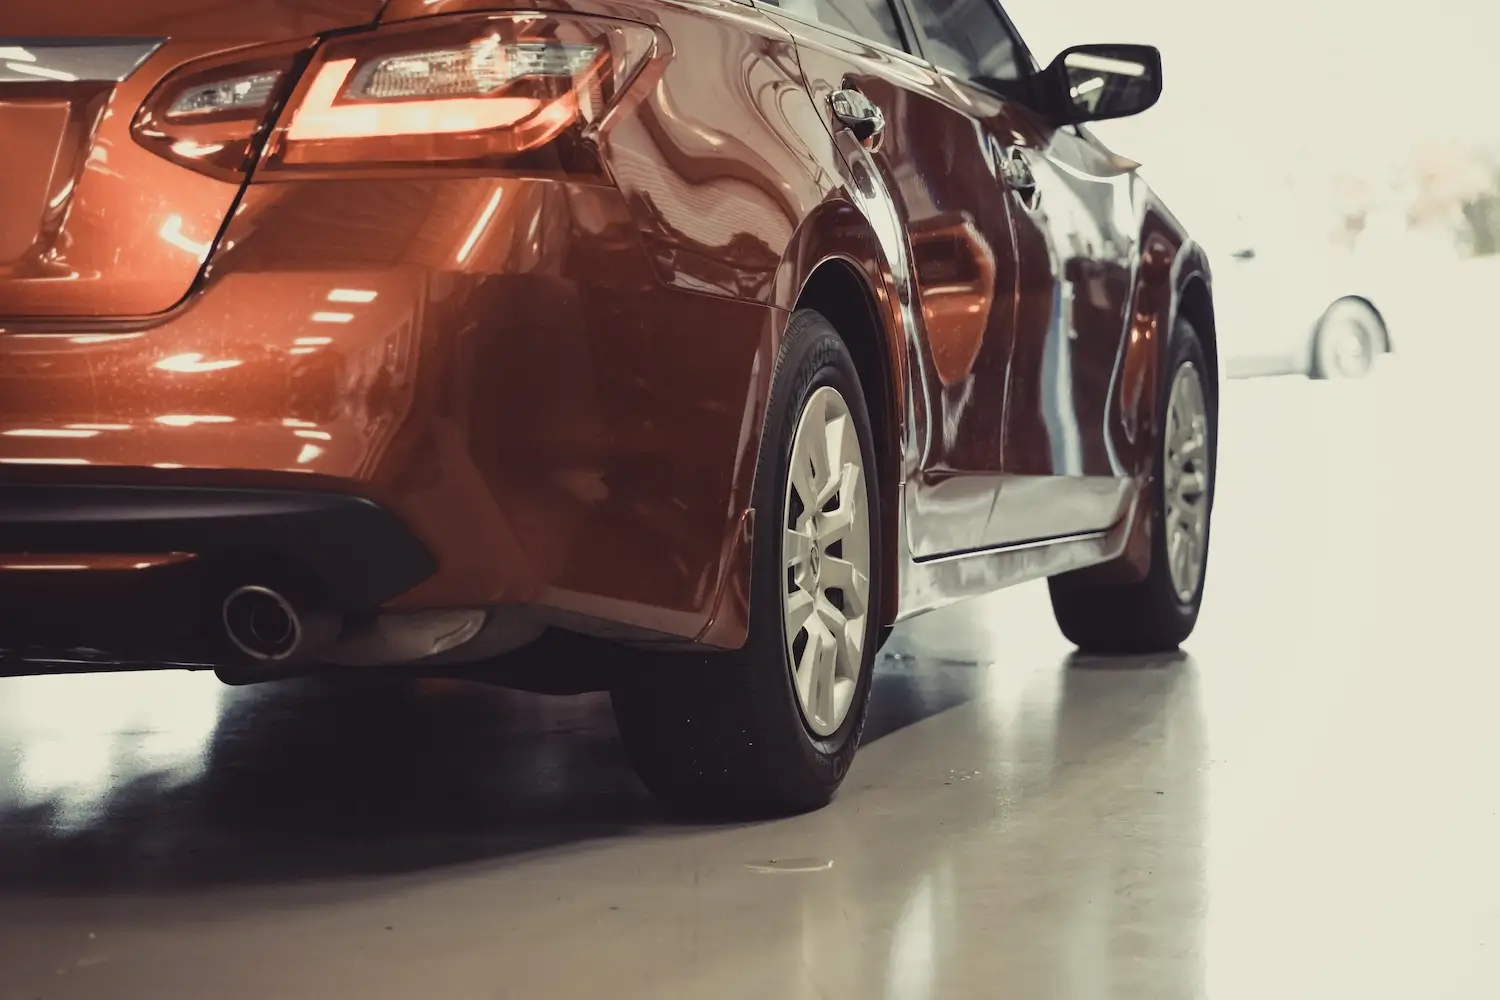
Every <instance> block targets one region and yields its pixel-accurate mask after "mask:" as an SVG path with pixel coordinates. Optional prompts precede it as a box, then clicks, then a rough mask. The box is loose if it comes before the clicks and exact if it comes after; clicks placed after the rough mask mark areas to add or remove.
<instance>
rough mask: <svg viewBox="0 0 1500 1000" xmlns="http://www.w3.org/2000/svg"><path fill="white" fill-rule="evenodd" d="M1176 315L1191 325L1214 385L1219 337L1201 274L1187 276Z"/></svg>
mask: <svg viewBox="0 0 1500 1000" xmlns="http://www.w3.org/2000/svg"><path fill="white" fill-rule="evenodd" d="M1177 315H1178V316H1179V317H1181V318H1182V319H1185V320H1187V321H1188V322H1189V323H1191V324H1192V325H1193V329H1194V330H1196V331H1197V333H1198V340H1199V341H1200V342H1201V343H1202V344H1203V353H1204V356H1205V357H1206V358H1207V360H1208V364H1209V368H1210V369H1211V371H1210V372H1209V375H1210V376H1211V377H1212V380H1213V382H1214V384H1216V385H1217V384H1218V383H1219V380H1220V378H1221V374H1220V372H1221V366H1220V364H1219V335H1218V330H1217V328H1216V327H1215V324H1214V302H1213V294H1212V292H1210V291H1209V285H1208V281H1207V280H1206V279H1205V278H1204V276H1203V275H1202V274H1201V273H1198V272H1194V273H1192V274H1189V275H1188V276H1187V278H1186V279H1185V280H1184V281H1183V283H1182V288H1181V290H1180V291H1179V292H1178V302H1177Z"/></svg>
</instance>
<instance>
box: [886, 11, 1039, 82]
mask: <svg viewBox="0 0 1500 1000" xmlns="http://www.w3.org/2000/svg"><path fill="white" fill-rule="evenodd" d="M912 6H913V7H915V8H916V13H917V21H918V22H919V23H920V24H921V25H922V30H923V32H924V33H925V34H926V35H927V43H928V44H927V57H928V58H929V59H931V60H932V61H933V62H934V63H935V64H936V65H938V66H941V67H942V68H943V69H946V70H949V71H951V72H953V73H957V74H959V75H960V76H965V77H976V76H987V77H990V78H992V79H996V80H1019V79H1020V78H1021V77H1023V76H1025V75H1026V74H1027V73H1029V72H1030V70H1031V67H1030V65H1029V64H1028V60H1027V58H1026V55H1025V50H1024V49H1023V48H1022V47H1021V44H1020V42H1019V41H1017V40H1016V36H1015V35H1013V34H1012V33H1011V30H1010V26H1009V25H1008V24H1006V23H1005V19H1004V18H1002V17H1001V16H1000V11H999V9H998V8H996V6H995V4H994V3H993V0H913V4H912Z"/></svg>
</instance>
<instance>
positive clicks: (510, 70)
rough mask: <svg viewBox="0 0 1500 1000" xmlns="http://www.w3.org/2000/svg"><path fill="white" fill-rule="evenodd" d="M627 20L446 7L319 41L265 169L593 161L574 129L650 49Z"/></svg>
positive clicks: (576, 165) (578, 165)
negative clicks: (448, 10)
mask: <svg viewBox="0 0 1500 1000" xmlns="http://www.w3.org/2000/svg"><path fill="white" fill-rule="evenodd" d="M655 46H656V34H655V32H654V31H652V29H650V28H648V27H646V26H645V25H640V24H635V23H631V22H625V21H611V20H606V19H599V18H591V17H579V16H574V15H552V14H536V13H513V14H492V15H481V16H475V17H456V18H441V19H439V20H437V21H427V22H416V23H414V24H413V25H411V26H399V27H388V28H382V29H380V30H377V31H373V32H369V33H367V34H362V35H350V36H345V37H341V38H336V39H332V40H329V41H328V42H325V43H324V45H323V46H322V47H321V48H319V50H318V52H317V54H316V56H315V57H314V59H313V61H312V64H311V65H310V66H309V67H308V68H307V71H306V72H305V73H304V74H303V77H302V81H301V83H300V84H299V85H298V87H297V91H296V93H294V94H293V96H292V99H291V100H290V101H289V102H288V104H287V108H286V110H285V111H284V112H283V113H282V115H281V120H280V121H279V122H278V124H277V127H276V129H275V132H274V134H273V136H272V139H271V142H270V144H269V146H268V147H267V151H266V155H265V157H264V159H263V162H262V169H265V170H270V171H289V170H296V171H302V170H313V171H318V170H328V169H347V168H350V167H361V168H365V167H380V166H386V167H402V166H434V165H438V166H468V167H477V166H487V167H493V166H504V165H507V163H514V162H516V161H517V159H518V158H519V159H521V160H523V161H525V162H528V163H531V164H534V165H537V166H544V165H545V166H550V167H554V168H557V169H560V170H563V171H565V172H566V171H571V170H574V169H588V166H587V164H588V162H589V161H590V160H591V154H590V151H589V149H588V148H587V143H584V142H580V140H581V139H583V138H584V135H585V133H586V131H587V129H588V128H589V127H590V126H593V125H595V124H597V123H598V122H599V121H600V120H601V119H602V118H603V117H604V115H605V114H606V113H607V112H608V111H609V110H610V108H612V107H613V106H615V104H616V103H617V101H618V99H619V98H620V96H621V95H622V94H623V93H624V91H625V89H626V87H627V86H628V85H629V83H630V82H631V80H632V79H633V78H634V77H635V76H636V74H637V73H638V72H639V71H640V69H641V67H642V66H644V65H645V63H646V62H647V61H648V60H649V58H650V56H651V54H652V52H653V51H654V49H655Z"/></svg>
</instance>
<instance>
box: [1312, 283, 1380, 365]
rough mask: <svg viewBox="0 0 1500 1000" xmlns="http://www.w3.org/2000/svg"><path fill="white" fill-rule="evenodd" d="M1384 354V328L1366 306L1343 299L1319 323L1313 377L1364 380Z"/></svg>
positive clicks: (1372, 311) (1314, 351) (1329, 309)
mask: <svg viewBox="0 0 1500 1000" xmlns="http://www.w3.org/2000/svg"><path fill="white" fill-rule="evenodd" d="M1383 353H1385V326H1384V324H1383V323H1382V322H1381V321H1380V316H1379V315H1377V314H1376V312H1375V310H1374V309H1371V308H1370V307H1369V306H1368V305H1366V304H1365V303H1363V302H1361V301H1359V300H1358V299H1340V300H1339V301H1337V302H1335V303H1334V304H1333V305H1331V306H1329V307H1328V311H1327V312H1326V313H1324V314H1323V318H1322V320H1320V321H1319V323H1318V334H1317V339H1316V341H1315V342H1314V346H1313V370H1312V377H1313V378H1320V379H1334V378H1364V377H1365V376H1366V375H1368V374H1370V369H1371V368H1373V367H1374V366H1375V356H1376V355H1377V354H1383Z"/></svg>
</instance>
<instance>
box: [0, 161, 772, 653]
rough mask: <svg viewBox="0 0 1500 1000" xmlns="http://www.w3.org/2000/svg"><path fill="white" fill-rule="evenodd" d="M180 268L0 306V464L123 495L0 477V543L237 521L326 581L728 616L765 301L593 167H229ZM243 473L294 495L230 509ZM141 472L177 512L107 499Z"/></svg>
mask: <svg viewBox="0 0 1500 1000" xmlns="http://www.w3.org/2000/svg"><path fill="white" fill-rule="evenodd" d="M207 273H208V275H209V277H208V279H207V281H206V283H205V285H204V286H203V287H202V288H201V289H200V290H199V291H197V292H196V293H195V294H194V295H193V296H191V297H190V298H189V300H188V301H187V302H186V303H185V304H184V305H183V306H182V307H180V308H179V309H177V310H174V311H173V312H172V313H170V314H167V315H163V316H159V317H153V318H150V319H147V320H141V321H138V322H114V323H108V324H98V323H96V324H83V323H67V322H60V321H54V322H48V323H46V324H41V323H31V324H23V323H12V322H6V321H4V320H0V484H22V483H24V484H30V485H28V486H27V489H40V488H42V487H46V488H56V489H58V490H63V489H64V488H66V489H67V490H76V491H78V492H66V491H65V492H61V493H58V494H57V496H60V497H61V496H66V497H73V498H79V497H86V496H92V497H95V498H99V497H111V498H119V497H129V498H136V499H132V500H131V501H130V502H122V503H123V506H122V507H121V508H120V509H121V510H122V511H125V512H126V514H127V516H126V517H125V519H124V522H122V523H123V524H125V525H127V527H122V526H121V525H120V524H116V523H114V522H108V521H107V520H101V519H100V517H99V516H98V515H99V514H100V513H101V512H102V508H103V507H107V506H109V505H111V504H114V503H115V502H116V500H114V499H111V500H108V501H99V500H97V499H96V500H94V501H90V502H89V503H92V504H93V506H92V507H91V508H89V509H91V510H93V511H94V513H93V514H90V515H89V518H85V519H84V520H82V521H77V522H72V521H68V520H67V519H66V518H64V517H61V516H60V517H59V518H58V519H53V520H48V519H47V518H46V517H45V516H43V514H42V513H41V512H39V507H44V506H46V505H45V504H38V503H37V502H35V501H23V500H22V499H15V498H24V497H27V496H31V497H36V496H39V495H41V494H37V493H26V492H24V491H23V492H15V491H14V490H10V489H7V491H6V493H5V496H6V498H7V499H5V500H4V501H3V503H5V504H15V505H18V506H17V508H16V509H20V508H21V507H26V506H27V505H29V509H31V511H32V514H31V515H28V516H30V517H32V520H31V521H29V522H25V524H24V526H20V523H19V522H17V523H10V522H7V525H8V526H6V527H4V528H3V535H0V541H3V544H0V552H8V553H28V552H37V551H45V552H49V553H53V554H65V550H68V549H74V550H76V551H75V552H74V553H73V554H77V555H88V554H89V553H101V552H103V553H109V552H116V553H118V552H123V551H125V550H127V549H144V550H146V551H148V552H157V551H175V550H183V551H186V552H188V553H190V554H192V555H194V556H195V557H198V558H195V559H194V560H193V562H196V563H199V565H207V563H205V562H201V560H202V559H206V558H207V557H208V556H210V555H213V554H214V553H217V552H218V551H219V548H220V546H221V543H222V542H224V541H225V540H227V539H232V538H234V537H236V534H237V533H238V534H239V535H240V536H245V535H246V533H248V535H249V537H251V538H252V540H259V541H261V542H265V543H266V544H265V545H263V546H261V547H262V548H267V547H268V548H269V551H271V552H273V553H276V552H280V553H283V554H290V555H292V556H296V557H298V558H300V559H301V560H302V561H303V562H305V563H308V564H309V565H310V570H309V571H310V572H312V573H313V574H314V575H315V576H316V575H321V577H322V578H323V579H324V582H325V584H326V585H327V586H328V587H330V588H331V589H332V590H334V591H335V592H338V593H341V594H343V593H345V592H347V599H348V600H350V601H352V602H354V603H356V604H357V603H361V602H363V603H371V602H375V603H379V604H381V605H382V606H383V607H385V608H387V609H391V610H404V611H409V610H414V609H433V608H464V607H467V608H475V607H494V606H498V605H513V606H523V607H527V608H536V609H539V611H541V612H543V613H545V614H546V615H549V616H551V617H552V618H555V619H557V620H559V621H561V622H563V623H564V624H570V625H571V624H577V625H579V626H580V627H581V628H582V629H583V630H594V631H602V632H604V633H606V634H613V633H612V632H611V629H613V628H614V627H615V626H618V627H619V629H620V634H621V637H623V638H658V637H659V638H663V639H666V640H686V641H704V642H707V643H709V644H711V645H731V646H732V645H737V644H738V643H739V642H741V641H742V640H743V631H742V625H743V622H726V621H725V620H723V619H722V618H717V617H716V608H717V604H718V600H719V595H720V593H721V592H722V591H723V589H724V585H725V580H726V574H727V573H728V572H729V570H728V567H730V566H732V565H736V560H739V559H741V558H742V556H743V553H744V552H745V551H747V548H748V534H747V533H746V532H745V531H744V530H742V526H743V525H744V524H745V523H746V521H747V519H746V510H747V508H748V506H749V502H750V485H751V484H750V478H751V476H752V474H753V469H754V462H755V456H756V450H757V448H758V445H759V433H758V432H759V427H760V420H761V407H762V405H763V400H764V394H765V390H766V386H767V384H768V382H769V378H770V374H771V369H772V355H771V354H770V350H771V346H772V344H773V343H774V336H775V330H776V328H777V325H778V318H779V317H778V314H777V313H776V312H775V310H773V309H771V308H770V307H767V306H764V305H761V304H758V303H751V302H742V301H737V300H734V299H731V298H727V297H724V296H720V295H710V294H701V293H694V292H687V291H681V290H676V289H671V288H668V287H667V286H665V285H664V284H662V283H661V282H660V280H659V279H658V278H657V276H656V272H655V271H654V270H653V268H652V262H651V261H650V260H649V259H648V258H647V256H646V253H645V252H644V251H643V249H642V247H641V242H640V239H639V237H638V233H637V229H636V226H635V225H634V223H633V222H632V221H631V216H630V213H629V211H628V209H627V207H626V205H625V203H624V200H623V199H622V198H621V196H620V194H619V193H618V192H617V191H615V190H614V189H612V188H607V187H602V186H594V185H585V184H570V183H562V182H552V181H541V180H524V179H514V178H508V179H500V180H496V179H493V178H475V179H458V180H451V179H450V180H421V179H403V180H349V181H342V180H323V181H317V182H298V183H289V184H278V185H251V187H250V188H249V190H248V193H247V195H246V197H245V199H244V201H243V203H242V205H241V208H240V210H239V211H238V213H237V214H236V215H235V217H234V220H233V221H232V222H231V224H230V225H229V227H228V228H227V230H226V232H225V233H224V235H223V236H222V237H221V239H220V241H219V245H218V248H217V249H216V250H215V251H214V253H213V254H212V255H211V256H210V259H209V262H208V268H207ZM127 487H129V489H127ZM133 490H145V492H132V491H133ZM174 490H176V491H179V492H173V491H174ZM215 490H218V491H221V492H214V491H215ZM89 491H94V492H92V493H90V492H89ZM100 491H103V492H100ZM151 491H155V492H154V493H153V492H151ZM183 491H185V492H183ZM194 491H196V492H194ZM256 491H270V492H269V493H266V494H262V493H258V492H256ZM272 494H274V495H275V496H277V497H282V498H291V499H290V500H287V501H286V502H287V503H289V504H290V505H291V508H293V509H295V511H296V512H294V513H291V514H288V513H285V512H282V513H275V511H274V510H265V511H262V512H261V513H260V514H257V515H255V516H250V514H249V513H247V510H248V509H249V508H254V507H255V504H253V503H252V504H249V508H247V505H246V501H245V500H244V497H248V496H270V495H272ZM148 496H154V497H156V498H157V500H156V501H151V502H165V501H162V500H161V498H167V497H171V498H175V499H172V500H171V502H170V503H167V504H166V506H165V507H161V508H159V509H161V510H169V509H175V510H177V511H178V512H179V513H180V514H181V516H180V517H179V516H177V515H175V514H170V513H168V514H166V515H165V516H163V517H159V518H156V517H151V518H144V519H143V518H141V517H134V519H133V520H132V517H133V515H130V514H129V512H130V511H131V510H135V511H137V512H139V510H140V509H142V508H141V507H140V505H139V503H138V502H137V501H138V500H139V498H144V497H148ZM210 497H215V498H217V499H216V500H214V501H213V502H212V503H210V502H209V501H208V498H210ZM236 498H238V499H236ZM80 502H81V501H78V500H69V501H67V502H66V503H63V504H61V505H60V506H59V508H58V509H59V510H65V509H68V508H69V505H72V507H73V509H77V508H78V504H79V503H80ZM141 502H144V501H141ZM278 502H280V501H278ZM89 503H84V504H83V506H84V507H88V506H89ZM174 504H175V505H177V506H176V507H175V508H174V507H173V505H174ZM216 504H217V505H218V508H219V509H218V510H217V511H216V512H206V511H205V508H206V507H213V506H215V505H216ZM147 506H149V503H148V504H147ZM271 507H272V508H275V507H276V504H271ZM5 509H11V508H9V507H7V508H5ZM194 512H196V514H195V513H194ZM297 512H300V513H297ZM90 518H92V520H91V519H90ZM167 524H170V525H171V526H170V527H169V526H166V525H167ZM269 525H275V526H279V527H278V528H277V530H276V531H271V530H270V528H269V527H268V526H269ZM283 529H284V530H283ZM33 532H36V534H35V538H37V539H44V540H45V541H44V543H42V544H43V548H42V549H38V548H37V544H38V543H36V542H35V541H34V540H33V536H32V533H33ZM257 532H259V534H257ZM131 538H135V539H138V540H137V541H129V540H128V539H131ZM106 542H107V544H105V543H106ZM252 547H253V546H252ZM419 552H420V553H422V554H423V556H425V558H427V559H430V567H429V570H428V571H426V572H419V571H418V569H417V567H418V566H419V565H425V563H423V556H419V555H418V553H419ZM210 561H213V560H210ZM356 567H358V572H356V571H355V568H356ZM168 569H171V570H173V571H174V572H173V573H166V570H168ZM176 571H183V572H185V570H184V569H183V567H164V568H163V570H162V572H163V574H165V575H167V576H170V575H176ZM151 572H153V573H154V572H156V571H155V570H152V571H151ZM0 575H6V576H9V575H12V574H0ZM20 575H22V576H25V577H28V578H30V577H34V575H35V574H31V573H21V574H20ZM361 588H363V589H361ZM356 592H357V593H356ZM340 599H341V600H342V599H345V598H342V597H341V598H340ZM575 619H576V621H575Z"/></svg>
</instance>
